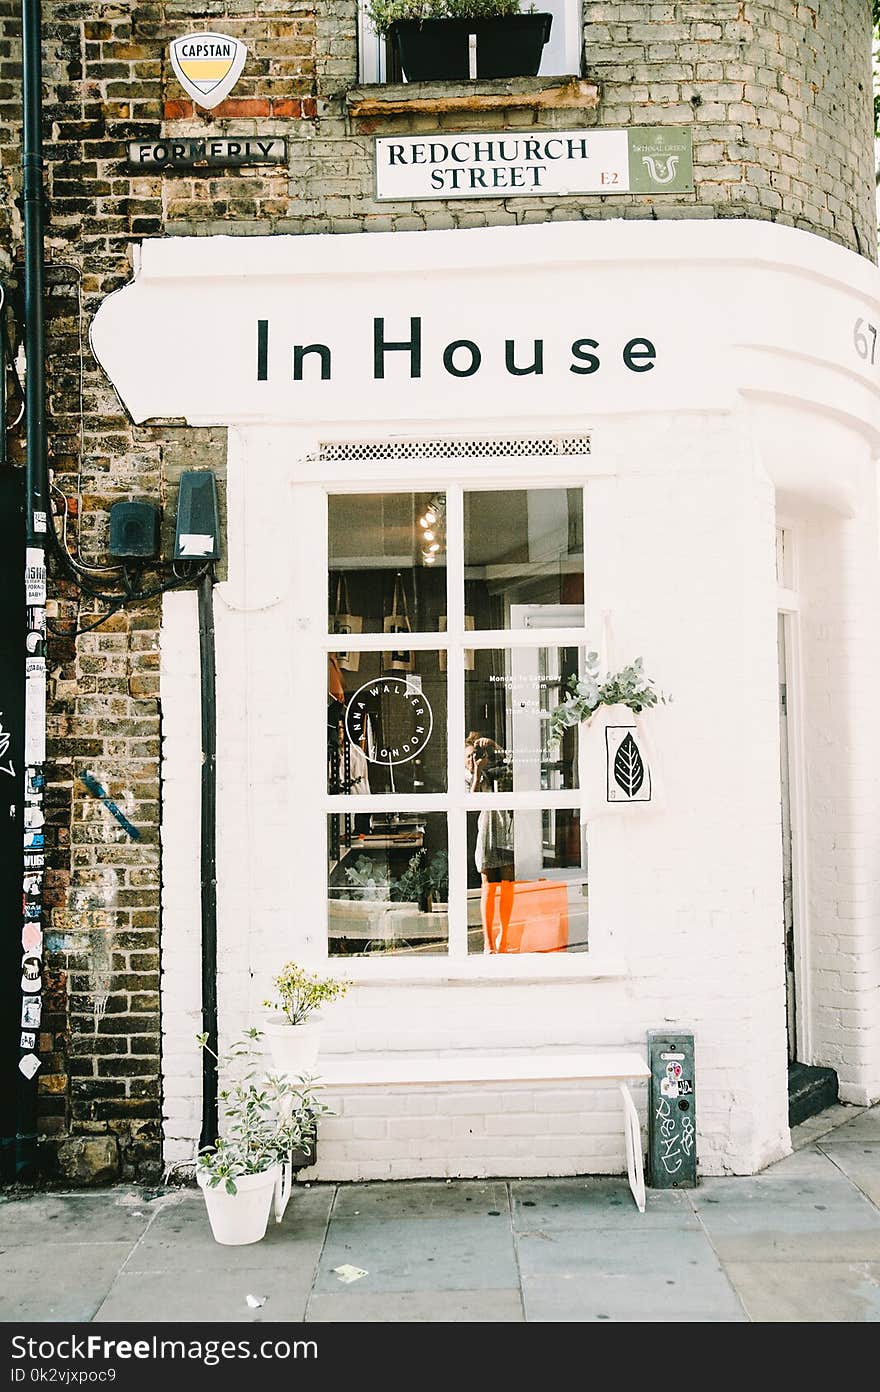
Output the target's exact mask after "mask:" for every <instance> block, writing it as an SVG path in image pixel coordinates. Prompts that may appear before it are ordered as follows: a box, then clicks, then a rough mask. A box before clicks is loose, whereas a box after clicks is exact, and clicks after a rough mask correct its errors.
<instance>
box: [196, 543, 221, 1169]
mask: <svg viewBox="0 0 880 1392" xmlns="http://www.w3.org/2000/svg"><path fill="white" fill-rule="evenodd" d="M199 669H200V679H201V706H202V799H201V801H202V811H201V851H200V859H201V882H202V890H201V921H202V1032H203V1033H204V1034H205V1035H207V1043H208V1045H209V1047H210V1048H211V1049H212V1050H213V1051H214V1053H215V1054H216V1053H217V1052H218V1050H217V667H216V659H215V653H214V571H213V566H208V568H207V570H206V571H205V573H204V575H203V576H202V578H201V579H200V581H199ZM216 1139H217V1068H216V1064H215V1060H214V1058H213V1056H212V1054H210V1053H209V1052H208V1050H207V1049H203V1050H202V1131H201V1137H200V1139H199V1145H200V1146H210V1145H213V1144H214V1142H215V1141H216Z"/></svg>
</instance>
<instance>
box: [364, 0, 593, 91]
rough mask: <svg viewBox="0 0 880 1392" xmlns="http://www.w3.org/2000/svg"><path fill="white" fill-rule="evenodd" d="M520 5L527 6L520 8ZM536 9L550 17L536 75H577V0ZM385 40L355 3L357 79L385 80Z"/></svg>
mask: <svg viewBox="0 0 880 1392" xmlns="http://www.w3.org/2000/svg"><path fill="white" fill-rule="evenodd" d="M521 8H528V7H527V6H526V7H522V6H521ZM537 8H538V9H540V10H546V11H547V13H548V14H552V16H553V25H552V27H551V30H550V39H549V41H548V43H547V44H546V46H545V48H544V56H543V60H542V62H541V67H540V70H539V73H538V76H539V77H570V76H575V77H580V74H581V54H582V50H583V18H582V12H581V0H539V3H538V5H537ZM385 66H386V65H385V43H384V40H383V39H381V38H380V36H379V35H378V34H377V33H376V31H375V29H374V28H373V26H372V24H371V23H370V21H369V20H368V19H367V16H366V12H365V6H364V0H359V3H358V79H359V81H360V82H363V83H368V84H374V83H383V82H387V80H388V79H387V75H386V71H385Z"/></svg>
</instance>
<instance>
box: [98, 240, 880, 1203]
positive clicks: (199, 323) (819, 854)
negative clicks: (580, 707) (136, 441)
mask: <svg viewBox="0 0 880 1392" xmlns="http://www.w3.org/2000/svg"><path fill="white" fill-rule="evenodd" d="M877 292H878V286H877V273H876V271H875V270H874V268H872V267H871V266H869V265H868V264H867V263H865V262H864V261H862V260H860V259H859V258H857V257H855V256H853V255H852V254H850V253H847V252H844V251H842V250H840V249H839V248H837V247H834V246H832V245H830V244H828V243H825V242H823V241H820V240H819V239H817V238H815V237H812V236H810V235H809V234H805V233H798V232H794V231H792V230H790V229H784V228H776V227H772V226H769V225H767V224H757V223H754V224H752V223H742V222H740V223H733V222H730V223H675V224H663V223H661V224H651V225H648V224H638V223H631V224H620V225H611V224H604V223H601V224H596V223H594V224H582V223H579V224H557V225H546V226H539V227H528V228H496V229H480V230H478V231H471V232H435V233H417V234H408V233H405V234H401V233H397V234H391V235H386V234H376V235H371V236H358V237H352V236H337V237H328V236H321V237H301V238H245V239H239V238H199V239H192V240H189V239H182V238H180V239H168V240H166V241H160V242H154V243H147V244H145V246H144V247H143V248H142V249H141V253H140V264H139V265H138V267H137V271H136V275H135V278H134V280H133V282H132V284H131V285H130V286H129V287H126V288H125V289H124V290H122V291H121V292H118V293H117V294H116V295H114V296H112V297H110V298H109V299H108V300H107V301H106V302H105V304H104V306H103V307H102V309H101V310H100V312H99V314H98V316H97V319H96V321H95V325H94V329H93V345H94V348H95V352H96V354H97V356H98V358H99V361H100V362H101V363H102V365H103V366H104V367H105V368H106V370H107V372H108V374H109V376H110V378H111V380H112V381H113V382H114V385H115V386H116V387H117V390H118V391H119V393H120V396H121V397H122V399H123V401H124V402H125V404H126V406H127V407H128V409H129V410H130V412H131V413H132V415H133V416H134V418H135V419H136V420H147V419H155V418H165V417H178V418H179V417H183V418H185V419H186V420H187V421H189V422H190V423H191V424H197V425H201V424H215V425H216V424H221V425H228V426H229V452H228V514H229V528H228V549H229V554H228V579H227V580H226V581H224V582H223V583H221V584H220V585H218V586H217V589H216V622H217V682H218V867H219V868H218V911H219V981H218V996H219V1019H220V1029H221V1037H225V1038H227V1039H228V1038H231V1037H233V1036H234V1035H235V1034H236V1032H237V1031H239V1030H240V1029H241V1028H242V1027H245V1026H247V1025H250V1024H253V1023H256V1024H259V1022H260V1018H261V1015H262V1006H261V1003H262V1001H263V999H264V997H265V996H266V995H267V994H268V990H269V986H270V979H271V976H272V975H273V973H274V972H275V971H277V970H278V968H279V967H280V966H281V965H282V963H283V962H285V961H286V960H288V959H291V958H293V959H296V960H297V961H299V962H302V963H304V964H306V965H311V966H315V967H317V968H318V969H321V970H326V971H329V972H331V973H332V974H335V975H344V976H346V977H349V978H350V979H351V981H352V983H353V986H352V989H351V991H350V992H349V994H348V996H347V997H346V998H345V1000H344V1001H342V1002H340V1003H337V1004H336V1005H335V1006H334V1007H333V1008H332V1010H331V1011H329V1012H328V1017H327V1029H326V1035H325V1043H324V1046H323V1047H324V1049H325V1051H327V1052H330V1053H347V1054H350V1053H357V1054H359V1055H360V1056H362V1057H363V1058H364V1059H365V1060H367V1061H369V1059H370V1057H373V1058H377V1059H379V1058H381V1057H383V1056H384V1055H386V1054H387V1053H388V1052H389V1051H394V1052H398V1051H402V1050H411V1051H415V1052H418V1053H421V1054H423V1055H428V1056H432V1055H436V1054H437V1053H438V1052H443V1051H447V1050H451V1051H455V1052H456V1053H466V1052H467V1051H468V1050H474V1051H479V1050H483V1051H485V1050H486V1049H491V1050H493V1051H497V1050H510V1051H517V1050H520V1051H524V1052H528V1053H531V1052H534V1051H536V1050H544V1051H548V1050H554V1049H565V1048H572V1047H584V1048H588V1047H589V1048H609V1049H610V1048H618V1049H619V1048H624V1047H633V1046H643V1045H644V1036H645V1032H646V1030H648V1029H650V1028H662V1027H664V1026H669V1027H679V1028H692V1029H693V1030H694V1032H695V1036H696V1051H697V1089H698V1094H699V1105H698V1118H699V1127H700V1131H699V1155H700V1163H701V1168H702V1170H703V1172H705V1173H711V1172H724V1171H738V1172H749V1171H752V1170H754V1169H757V1168H759V1167H761V1166H762V1165H764V1164H766V1163H768V1162H769V1161H770V1160H772V1159H774V1158H776V1157H778V1156H779V1155H781V1154H783V1153H785V1152H786V1150H787V1149H788V1147H789V1144H790V1142H789V1133H788V1129H787V1119H786V1117H787V1086H786V1078H787V1064H788V1060H789V1057H794V1056H796V1057H798V1058H799V1059H800V1060H801V1061H803V1062H817V1063H823V1064H828V1065H830V1066H833V1067H835V1068H836V1069H837V1071H838V1074H839V1077H840V1081H841V1092H842V1095H843V1096H844V1097H846V1098H848V1099H849V1100H852V1101H866V1100H868V1099H869V1098H874V1097H876V1096H877V1094H878V1091H880V1033H878V1026H877V1022H876V1019H875V1014H876V1012H875V1008H874V1004H873V1002H874V999H875V993H876V990H877V987H878V979H877V978H878V974H880V969H878V962H877V956H876V948H874V949H873V955H872V947H871V934H872V932H873V924H874V923H875V922H876V914H877V911H878V909H880V884H878V876H877V869H876V867H877V864H878V857H877V854H876V852H877V849H878V847H877V840H878V833H877V830H876V828H877V826H878V825H880V821H878V818H877V815H876V814H877V812H878V811H880V808H878V806H877V804H878V799H880V778H878V775H877V774H876V773H874V772H873V770H876V769H878V768H880V759H878V757H877V755H878V754H880V750H876V749H875V748H874V745H875V744H876V743H877V732H876V722H873V721H872V720H871V719H870V718H869V717H868V715H867V712H868V709H869V701H868V695H869V692H870V690H871V688H872V686H873V684H874V683H875V682H876V677H877V673H878V668H880V639H878V633H880V624H878V619H880V615H878V613H877V608H878V604H877V598H876V596H877V578H878V577H877V549H878V548H877V535H878V532H877V517H876V511H877V509H876V485H875V469H874V458H875V453H876V441H877V420H878V394H877V378H878V373H880V361H878V362H874V361H873V359H874V358H875V357H877V356H878V354H877V353H876V350H875V349H874V347H873V340H874V338H875V337H876V330H875V329H873V327H872V326H874V325H876V324H878V323H880V305H878V297H877ZM170 345H173V348H172V347H171V346H170ZM594 651H595V652H597V653H599V654H600V658H601V662H602V665H603V668H610V669H619V668H621V667H624V666H625V665H626V664H627V663H630V662H632V661H633V660H634V659H636V658H642V659H643V662H644V666H645V670H646V672H647V673H648V674H649V675H650V676H651V677H652V678H653V679H654V681H655V683H656V685H657V688H658V689H659V690H661V691H663V692H664V693H666V694H668V695H669V696H671V697H672V700H671V702H670V703H668V704H664V705H660V706H658V707H657V708H656V709H655V710H653V711H651V712H650V718H649V720H648V721H647V722H646V723H645V727H644V734H645V738H646V740H647V743H646V744H645V746H644V748H643V750H642V752H643V753H644V754H645V761H646V762H647V763H648V765H649V767H648V769H647V770H646V769H645V768H644V767H643V768H642V771H641V775H639V774H638V772H637V773H636V774H635V775H633V773H632V765H631V764H630V766H629V778H630V781H629V784H628V786H627V788H626V790H625V791H626V796H625V797H624V800H623V802H622V803H620V802H618V803H616V804H612V802H611V800H610V799H608V802H609V805H608V806H607V807H600V806H598V805H597V803H596V794H595V788H594V787H593V784H594V783H595V779H593V778H592V776H591V771H590V766H589V758H592V759H595V758H596V757H597V756H596V754H595V753H593V754H589V758H588V751H587V750H586V748H585V747H581V744H582V741H583V737H582V735H581V734H580V732H579V731H578V730H577V729H576V728H571V729H569V730H567V731H565V732H564V733H563V735H562V737H561V738H556V739H554V738H553V734H552V712H553V709H554V707H555V706H556V705H557V704H558V703H559V701H560V700H561V699H563V697H564V694H565V691H566V689H567V683H568V682H569V680H570V679H571V678H573V677H574V678H577V677H578V676H583V674H584V672H585V670H586V665H587V664H588V662H589V656H588V655H589V654H590V653H591V652H594ZM162 664H163V666H162V703H163V728H164V736H165V744H164V793H163V819H164V825H163V904H164V910H163V988H164V995H163V1032H164V1041H163V1042H164V1055H163V1068H164V1092H165V1115H166V1123H165V1124H166V1154H167V1157H168V1159H169V1160H170V1161H173V1160H178V1159H185V1158H187V1157H188V1156H189V1155H191V1153H192V1149H193V1144H194V1142H195V1140H196V1139H197V1137H198V1131H199V1115H200V1096H201V1073H200V1062H199V1057H198V1053H197V1050H196V1047H195V1043H194V1037H195V1034H196V1031H197V1030H198V1029H199V1028H200V1023H199V1022H200V996H199V979H200V978H199V963H200V943H199V913H198V902H199V900H198V895H199V883H198V865H197V863H195V862H194V859H193V857H192V854H191V852H190V851H189V849H188V844H189V839H188V836H187V828H190V827H191V826H192V824H193V820H194V818H197V817H198V796H199V794H198V788H199V779H198V765H199V761H198V738H199V736H198V729H199V724H198V642H197V625H196V615H195V600H194V596H192V595H188V594H177V595H174V594H172V595H169V596H167V597H166V600H165V616H164V627H163V653H162ZM781 687H782V688H784V699H783V700H782V701H781V699H780V690H781ZM621 738H622V736H621ZM619 744H620V740H618V741H617V744H615V745H614V747H613V749H612V755H613V754H614V752H615V751H616V750H617V749H618V747H619ZM606 754H607V748H606ZM614 766H615V761H614V758H613V757H612V758H611V760H610V762H609V764H608V770H610V772H608V778H609V780H612V779H613V773H614ZM608 770H605V771H606V772H607V771H608ZM866 770H868V772H866ZM593 771H595V770H594V769H593ZM646 772H647V773H648V774H649V775H650V787H651V797H650V798H647V797H646V795H645V792H644V791H641V790H643V789H644V788H645V787H646V783H645V773H646ZM636 785H638V786H636ZM609 786H610V782H609ZM620 786H623V785H622V784H621V785H620ZM640 791H641V796H639V793H640ZM631 795H632V796H631ZM615 796H617V794H615ZM588 1102H589V1105H587V1103H588ZM617 1111H618V1103H617V1100H616V1098H615V1096H614V1094H613V1093H612V1092H608V1093H607V1094H606V1093H602V1094H596V1096H592V1095H591V1094H589V1093H588V1090H586V1089H584V1088H581V1087H580V1086H579V1085H577V1084H571V1085H569V1086H559V1087H556V1086H554V1087H549V1086H547V1085H543V1086H536V1085H534V1084H528V1083H521V1084H516V1083H511V1084H510V1085H509V1086H506V1087H505V1086H501V1085H498V1086H495V1085H493V1086H492V1087H491V1088H488V1089H487V1088H480V1087H478V1086H474V1087H470V1088H469V1087H467V1086H463V1087H461V1088H459V1089H457V1090H456V1089H449V1088H442V1089H441V1088H435V1089H429V1090H427V1091H423V1092H421V1093H413V1092H411V1093H406V1092H403V1093H401V1094H376V1093H371V1094H368V1095H365V1096H363V1097H360V1098H357V1099H356V1098H347V1099H344V1101H343V1102H342V1104H341V1106H340V1107H339V1108H338V1115H336V1116H335V1117H332V1118H328V1119H327V1120H326V1121H325V1122H324V1123H323V1125H322V1132H321V1143H320V1147H319V1164H318V1167H317V1171H316V1174H317V1176H318V1177H320V1178H327V1179H330V1178H338V1179H353V1178H382V1177H387V1178H390V1177H405V1176H418V1175H440V1176H443V1175H454V1174H461V1175H466V1174H467V1175H489V1174H523V1175H525V1174H536V1175H539V1174H564V1173H575V1172H581V1171H585V1170H595V1171H599V1172H603V1171H605V1172H607V1171H609V1170H615V1169H619V1168H620V1167H621V1165H622V1162H623V1152H622V1141H621V1138H620V1134H619V1120H618V1116H617Z"/></svg>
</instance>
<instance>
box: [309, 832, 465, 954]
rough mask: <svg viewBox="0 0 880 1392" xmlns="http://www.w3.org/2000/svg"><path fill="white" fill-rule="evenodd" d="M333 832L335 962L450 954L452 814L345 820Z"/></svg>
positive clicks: (330, 901) (330, 888)
mask: <svg viewBox="0 0 880 1392" xmlns="http://www.w3.org/2000/svg"><path fill="white" fill-rule="evenodd" d="M327 830H328V848H329V864H328V876H327V913H328V930H327V931H328V939H329V951H330V955H331V956H332V957H344V956H358V957H362V956H365V955H370V956H372V955H374V954H376V953H378V954H381V955H384V956H389V955H392V956H414V955H422V954H425V953H428V954H437V953H446V951H447V944H448V940H449V915H448V912H447V902H448V899H449V862H448V858H447V840H446V815H445V813H443V812H427V813H422V812H411V813H391V814H377V815H372V816H368V817H352V816H348V815H346V814H344V813H338V814H335V815H331V816H329V817H328V818H327Z"/></svg>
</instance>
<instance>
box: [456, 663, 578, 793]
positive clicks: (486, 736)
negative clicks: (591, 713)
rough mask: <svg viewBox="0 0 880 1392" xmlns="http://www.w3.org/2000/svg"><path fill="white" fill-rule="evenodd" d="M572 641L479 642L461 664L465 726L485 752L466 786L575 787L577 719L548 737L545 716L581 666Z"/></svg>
mask: <svg viewBox="0 0 880 1392" xmlns="http://www.w3.org/2000/svg"><path fill="white" fill-rule="evenodd" d="M579 656H580V650H579V649H578V648H507V649H499V648H483V649H479V648H478V649H475V650H474V651H473V653H472V655H471V658H470V661H471V666H470V668H469V670H467V671H466V672H465V679H464V680H465V728H466V729H467V730H468V731H469V732H470V736H471V743H472V744H473V742H474V741H475V740H476V741H477V742H478V743H479V742H480V741H482V742H483V743H482V750H483V754H484V758H485V756H488V755H489V754H491V758H486V761H485V763H484V765H483V767H482V768H481V769H480V770H479V775H480V776H479V780H478V785H477V786H474V785H473V784H472V783H470V782H469V784H468V786H469V787H471V791H472V792H524V791H526V790H530V791H535V790H539V791H542V792H547V791H549V790H559V789H567V788H576V787H577V786H578V780H577V739H578V727H577V726H576V725H573V726H570V727H569V729H567V730H566V731H565V732H564V733H563V735H562V738H561V739H559V740H552V739H551V738H550V717H551V715H552V713H553V711H554V710H555V709H556V707H557V706H558V705H559V703H560V701H562V700H563V699H564V698H565V694H566V690H567V683H568V680H569V678H570V677H572V676H577V675H578V672H579V667H578V661H579Z"/></svg>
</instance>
